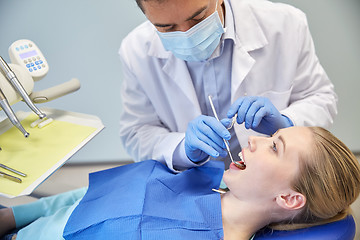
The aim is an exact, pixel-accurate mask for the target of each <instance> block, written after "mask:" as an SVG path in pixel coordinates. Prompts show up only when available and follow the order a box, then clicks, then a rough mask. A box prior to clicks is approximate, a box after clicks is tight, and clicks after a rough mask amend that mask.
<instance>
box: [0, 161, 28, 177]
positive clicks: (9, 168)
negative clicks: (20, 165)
mask: <svg viewBox="0 0 360 240" xmlns="http://www.w3.org/2000/svg"><path fill="white" fill-rule="evenodd" d="M0 167H1V168H4V169H6V170H9V171H10V172H13V173H15V174H17V175H20V176H22V177H26V174H25V173H22V172H20V171H18V170H15V169H13V168H11V167H8V166H6V165H4V164H1V163H0Z"/></svg>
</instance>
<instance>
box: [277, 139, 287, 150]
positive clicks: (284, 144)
mask: <svg viewBox="0 0 360 240" xmlns="http://www.w3.org/2000/svg"><path fill="white" fill-rule="evenodd" d="M279 140H280V141H281V142H282V144H283V146H284V150H283V152H285V151H286V142H285V139H284V138H283V136H282V135H280V136H279Z"/></svg>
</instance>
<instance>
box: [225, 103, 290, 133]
mask: <svg viewBox="0 0 360 240" xmlns="http://www.w3.org/2000/svg"><path fill="white" fill-rule="evenodd" d="M235 113H237V114H238V116H237V123H238V124H242V123H243V122H245V128H246V129H252V130H254V131H256V132H259V133H263V134H267V135H271V134H274V133H275V132H276V131H277V130H279V129H280V128H286V127H291V126H293V123H292V122H291V120H290V119H289V118H288V117H286V116H284V115H281V113H280V112H279V111H278V110H277V109H276V107H275V106H274V105H273V104H272V103H271V101H270V100H269V99H268V98H265V97H241V98H239V99H237V100H236V101H235V102H234V103H233V104H232V105H231V106H230V109H229V111H228V113H227V116H228V117H229V118H232V117H233V116H234V115H235Z"/></svg>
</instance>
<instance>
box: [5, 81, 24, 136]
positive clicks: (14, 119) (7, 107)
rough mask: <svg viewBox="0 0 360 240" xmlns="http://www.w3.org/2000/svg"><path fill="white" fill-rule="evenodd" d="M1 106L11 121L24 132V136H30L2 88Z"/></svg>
mask: <svg viewBox="0 0 360 240" xmlns="http://www.w3.org/2000/svg"><path fill="white" fill-rule="evenodd" d="M0 106H1V108H2V109H3V110H4V112H5V114H6V115H7V116H8V118H9V120H10V122H11V123H12V124H13V125H14V126H15V127H17V128H18V129H19V130H20V131H21V132H22V133H23V134H24V137H28V136H29V135H30V134H29V133H28V132H27V131H26V130H25V129H24V128H23V126H22V125H21V123H20V121H19V120H18V119H17V117H16V115H15V113H14V112H13V110H12V109H11V107H10V104H9V102H8V101H7V99H6V97H5V95H4V93H3V91H2V90H1V88H0Z"/></svg>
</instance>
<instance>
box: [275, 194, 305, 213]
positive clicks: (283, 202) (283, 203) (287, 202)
mask: <svg viewBox="0 0 360 240" xmlns="http://www.w3.org/2000/svg"><path fill="white" fill-rule="evenodd" d="M276 203H277V204H278V205H279V206H280V207H282V208H285V209H288V210H296V209H300V208H302V207H303V206H305V203H306V198H305V196H304V195H302V194H301V193H298V192H295V191H294V192H291V193H287V194H280V195H279V196H277V197H276Z"/></svg>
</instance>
